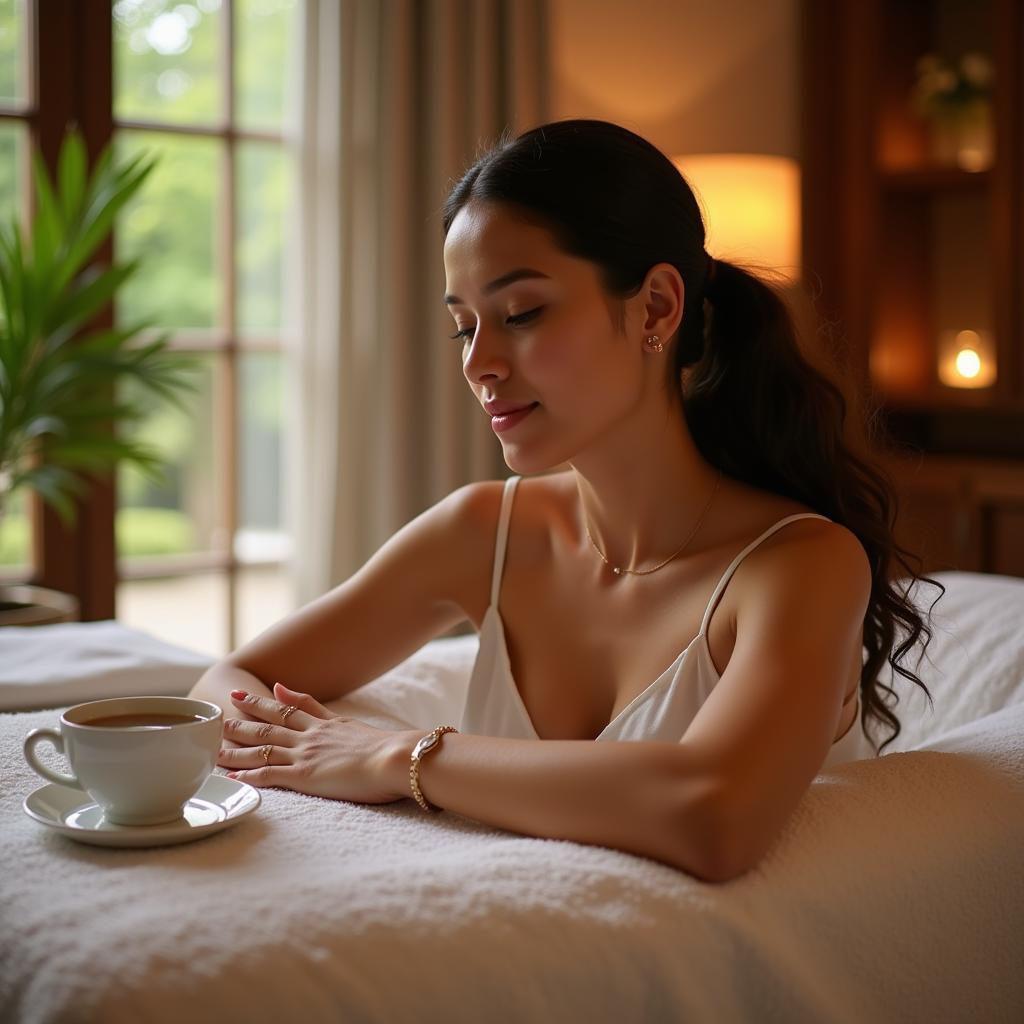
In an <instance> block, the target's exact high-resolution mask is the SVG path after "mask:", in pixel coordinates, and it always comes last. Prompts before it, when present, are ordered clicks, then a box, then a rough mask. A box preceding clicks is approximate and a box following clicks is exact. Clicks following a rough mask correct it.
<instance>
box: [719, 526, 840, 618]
mask: <svg viewBox="0 0 1024 1024" xmlns="http://www.w3.org/2000/svg"><path fill="white" fill-rule="evenodd" d="M795 519H824V520H825V522H827V523H830V522H832V520H831V519H829V518H828V516H823V515H819V514H818V513H817V512H795V513H794V514H793V515H791V516H786V518H785V519H780V520H779V521H778V522H777V523H775V524H774V525H772V526H769V527H768V529H767V530H765V531H764V533H762V534H761V536H760V537H757V538H756V539H755V540H752V541H751V542H750V543H749V544H748V545H747V546H746V547H745V548H744V549H743V550H742V551H741V552H740V553H739V554H738V555H737V556H736V557H735V558H734V559H733V560H732V562H730V563H729V568H728V569H726V570H725V572H724V573H722V578H721V579H720V580H719V581H718V586H716V587H715V589H714V591H713V592H712V594H711V600H710V601H708V606H707V608H705V609H704V618H703V620H702V621H701V624H700V631H701V633H703V632H704V631H705V630H706V629H707V628H708V620H709V619H710V618H711V613H712V612H713V611H714V610H715V606H716V605H717V604H718V599H719V598H720V597H721V596H722V591H723V590H725V588H726V586H727V585H728V583H729V580H730V579H731V578H732V574H733V573H734V572H735V571H736V567H737V566H738V565H739V564H740V562H742V561H743V559H744V558H746V557H747V555H748V554H749V553H750V552H751V551H753V550H754V548H756V547H757V545H758V544H760V543H761V541H763V540H767V539H768V538H769V537H770V536H771V535H772V534H773V533H774V532H775V531H776V530H779V529H781V528H782V527H783V526H785V525H786V523H791V522H793V521H794V520H795Z"/></svg>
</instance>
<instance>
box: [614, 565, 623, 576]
mask: <svg viewBox="0 0 1024 1024" xmlns="http://www.w3.org/2000/svg"><path fill="white" fill-rule="evenodd" d="M612 572H613V573H615V575H616V576H621V575H622V570H621V569H620V568H619V567H618V566H615V565H613V566H612Z"/></svg>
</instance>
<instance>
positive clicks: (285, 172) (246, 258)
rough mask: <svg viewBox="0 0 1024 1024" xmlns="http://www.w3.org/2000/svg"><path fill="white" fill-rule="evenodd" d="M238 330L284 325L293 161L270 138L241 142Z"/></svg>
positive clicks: (264, 330)
mask: <svg viewBox="0 0 1024 1024" xmlns="http://www.w3.org/2000/svg"><path fill="white" fill-rule="evenodd" d="M237 154H238V159H237V162H236V167H237V179H238V181H237V186H236V189H235V195H236V197H237V203H238V215H237V216H238V228H237V230H238V247H237V250H236V254H237V267H238V314H237V316H238V321H237V322H238V329H239V331H240V332H245V331H248V332H266V331H270V330H274V329H276V328H279V327H280V326H281V289H282V263H283V259H282V255H283V249H284V213H285V207H286V204H287V201H288V195H289V190H290V188H291V174H290V173H289V169H290V166H291V161H290V160H289V158H288V156H287V155H286V153H285V152H284V150H283V149H282V148H281V147H280V146H277V145H274V144H270V143H258V142H243V143H239V145H238V150H237Z"/></svg>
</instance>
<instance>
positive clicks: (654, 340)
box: [647, 334, 665, 352]
mask: <svg viewBox="0 0 1024 1024" xmlns="http://www.w3.org/2000/svg"><path fill="white" fill-rule="evenodd" d="M655 343H657V344H655ZM647 344H648V345H650V347H651V351H652V352H660V351H661V350H662V349H663V348H664V347H665V346H664V345H663V344H662V343H661V340H660V339H659V338H658V336H657V335H656V334H652V335H651V336H650V337H649V338H648V339H647Z"/></svg>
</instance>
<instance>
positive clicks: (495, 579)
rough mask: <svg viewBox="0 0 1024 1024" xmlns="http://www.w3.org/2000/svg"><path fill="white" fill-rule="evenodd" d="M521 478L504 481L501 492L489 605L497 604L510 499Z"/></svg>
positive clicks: (516, 477) (514, 477)
mask: <svg viewBox="0 0 1024 1024" xmlns="http://www.w3.org/2000/svg"><path fill="white" fill-rule="evenodd" d="M521 479H522V477H520V476H518V475H516V476H510V477H509V478H508V479H507V480H506V481H505V489H504V490H503V491H502V492H501V512H500V513H499V514H498V536H497V538H496V539H495V542H494V568H493V570H492V571H491V604H492V605H495V606H496V605H497V603H498V588H499V587H500V586H501V573H502V569H503V568H504V566H505V545H506V543H507V541H508V524H509V520H510V519H511V517H512V498H513V496H514V494H515V489H516V484H518V483H519V481H520V480H521Z"/></svg>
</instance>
